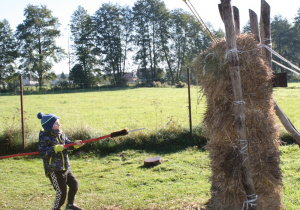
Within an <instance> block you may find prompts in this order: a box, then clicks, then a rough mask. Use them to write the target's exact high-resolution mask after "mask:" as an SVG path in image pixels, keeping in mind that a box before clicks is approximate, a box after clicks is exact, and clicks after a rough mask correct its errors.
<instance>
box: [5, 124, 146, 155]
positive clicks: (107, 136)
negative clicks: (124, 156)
mask: <svg viewBox="0 0 300 210" xmlns="http://www.w3.org/2000/svg"><path fill="white" fill-rule="evenodd" d="M143 129H145V128H139V129H135V130H130V131H127V129H123V130H120V131H115V132H112V133H111V134H108V135H105V136H100V137H97V138H94V139H87V140H84V141H82V143H84V144H86V143H90V142H93V141H99V140H101V139H106V138H109V137H111V138H114V137H118V136H125V135H127V134H128V133H130V132H134V131H139V130H143ZM74 145H76V143H71V144H67V145H64V148H65V149H66V148H68V147H72V146H74ZM37 154H39V152H28V153H21V154H14V155H6V156H0V159H6V158H12V157H20V156H28V155H37Z"/></svg>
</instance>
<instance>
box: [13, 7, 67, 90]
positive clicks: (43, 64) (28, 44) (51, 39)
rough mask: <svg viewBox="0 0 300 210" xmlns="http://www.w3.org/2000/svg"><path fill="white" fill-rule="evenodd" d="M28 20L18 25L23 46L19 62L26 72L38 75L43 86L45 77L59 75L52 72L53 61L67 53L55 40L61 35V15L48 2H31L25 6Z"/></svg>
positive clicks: (31, 75) (18, 33)
mask: <svg viewBox="0 0 300 210" xmlns="http://www.w3.org/2000/svg"><path fill="white" fill-rule="evenodd" d="M24 16H25V20H24V21H23V23H21V24H19V25H18V26H17V31H16V37H17V39H18V42H19V47H20V50H19V52H20V57H21V59H20V63H21V64H20V66H19V68H20V69H22V70H23V73H24V74H25V75H28V76H30V77H32V78H37V79H38V82H39V86H40V87H41V86H42V85H43V83H44V80H45V79H46V80H47V79H52V78H54V77H56V75H55V74H54V72H50V71H51V69H52V66H53V64H54V62H56V63H57V62H59V61H60V60H61V59H62V58H63V56H64V55H65V52H64V50H63V49H62V48H61V47H58V46H57V45H56V43H55V40H56V39H57V38H58V37H60V31H59V30H58V27H59V22H58V19H57V18H55V17H53V16H52V12H51V10H49V9H47V7H46V6H44V5H40V6H34V5H30V4H29V5H28V6H27V7H26V8H25V10H24Z"/></svg>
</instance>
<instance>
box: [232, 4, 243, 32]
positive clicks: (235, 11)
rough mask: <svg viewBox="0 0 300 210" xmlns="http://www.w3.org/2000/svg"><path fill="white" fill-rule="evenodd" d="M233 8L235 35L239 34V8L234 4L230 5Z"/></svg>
mask: <svg viewBox="0 0 300 210" xmlns="http://www.w3.org/2000/svg"><path fill="white" fill-rule="evenodd" d="M232 9H233V18H234V28H235V35H236V36H237V35H240V33H241V29H240V12H239V9H238V8H237V7H235V6H233V7H232Z"/></svg>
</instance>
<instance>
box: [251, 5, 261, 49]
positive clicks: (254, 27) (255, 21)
mask: <svg viewBox="0 0 300 210" xmlns="http://www.w3.org/2000/svg"><path fill="white" fill-rule="evenodd" d="M249 16H250V27H251V33H252V35H253V36H254V39H255V40H256V41H258V42H259V43H260V35H259V28H258V19H257V15H256V13H255V12H254V11H253V10H251V9H249Z"/></svg>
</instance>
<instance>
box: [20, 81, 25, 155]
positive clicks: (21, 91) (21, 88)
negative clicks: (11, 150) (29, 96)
mask: <svg viewBox="0 0 300 210" xmlns="http://www.w3.org/2000/svg"><path fill="white" fill-rule="evenodd" d="M20 95H21V123H22V141H23V150H25V131H24V109H23V81H22V75H20Z"/></svg>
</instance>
